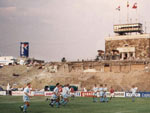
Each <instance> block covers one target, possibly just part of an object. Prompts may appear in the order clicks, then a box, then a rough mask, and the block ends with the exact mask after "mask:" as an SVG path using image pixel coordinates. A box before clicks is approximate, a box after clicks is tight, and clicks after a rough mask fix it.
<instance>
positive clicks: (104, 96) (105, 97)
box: [103, 84, 108, 102]
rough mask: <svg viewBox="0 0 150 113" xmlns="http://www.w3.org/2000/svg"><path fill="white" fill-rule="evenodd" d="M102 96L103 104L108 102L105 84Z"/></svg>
mask: <svg viewBox="0 0 150 113" xmlns="http://www.w3.org/2000/svg"><path fill="white" fill-rule="evenodd" d="M103 90H104V94H103V98H104V100H103V101H104V102H108V98H107V84H105V86H104V89H103Z"/></svg>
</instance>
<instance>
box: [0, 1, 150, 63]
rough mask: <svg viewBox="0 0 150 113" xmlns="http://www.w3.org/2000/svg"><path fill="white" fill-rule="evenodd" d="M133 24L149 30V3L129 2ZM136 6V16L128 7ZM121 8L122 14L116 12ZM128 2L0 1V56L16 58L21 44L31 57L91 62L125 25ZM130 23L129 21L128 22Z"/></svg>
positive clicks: (133, 10) (47, 59)
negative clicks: (25, 44)
mask: <svg viewBox="0 0 150 113" xmlns="http://www.w3.org/2000/svg"><path fill="white" fill-rule="evenodd" d="M128 1H129V4H130V8H129V11H128V12H129V17H130V18H132V22H135V19H136V17H138V21H140V22H142V23H143V24H145V22H146V23H147V32H149V31H150V30H149V28H150V13H149V11H150V6H149V5H150V0H128ZM135 2H137V3H138V9H137V12H138V16H136V15H137V14H136V10H135V9H132V8H131V7H132V6H133V4H134V3H135ZM119 5H120V7H121V11H120V13H119V11H117V10H115V9H116V8H117V7H118V6H119ZM126 5H127V0H0V55H9V56H15V57H18V56H19V49H20V42H24V41H26V42H29V43H30V57H34V58H38V59H43V60H46V61H60V60H61V58H62V57H66V59H67V60H77V59H80V60H81V59H94V58H95V56H96V55H97V50H99V49H102V50H105V40H104V38H105V37H107V36H109V35H114V34H113V24H118V23H119V15H120V21H121V23H126V22H127V21H126V20H127V8H126ZM129 20H131V19H129Z"/></svg>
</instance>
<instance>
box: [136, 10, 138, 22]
mask: <svg viewBox="0 0 150 113" xmlns="http://www.w3.org/2000/svg"><path fill="white" fill-rule="evenodd" d="M136 23H138V11H137V8H136Z"/></svg>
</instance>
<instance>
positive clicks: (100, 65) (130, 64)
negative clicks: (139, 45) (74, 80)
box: [55, 60, 150, 73]
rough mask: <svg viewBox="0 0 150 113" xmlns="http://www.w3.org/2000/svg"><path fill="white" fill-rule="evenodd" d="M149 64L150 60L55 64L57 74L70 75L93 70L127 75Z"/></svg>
mask: <svg viewBox="0 0 150 113" xmlns="http://www.w3.org/2000/svg"><path fill="white" fill-rule="evenodd" d="M148 64H150V60H147V61H142V60H138V61H136V60H133V61H127V60H126V61H121V60H120V61H99V62H96V61H89V62H66V63H59V64H58V63H56V64H55V65H58V69H57V70H58V72H61V73H72V72H76V73H78V72H81V73H83V72H84V71H85V70H88V69H94V70H95V71H96V72H114V73H121V72H123V73H128V72H131V71H140V70H145V67H146V66H147V65H148Z"/></svg>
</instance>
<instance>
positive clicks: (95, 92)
mask: <svg viewBox="0 0 150 113" xmlns="http://www.w3.org/2000/svg"><path fill="white" fill-rule="evenodd" d="M93 91H94V94H93V102H97V96H98V87H97V85H96V84H95V85H94V87H93Z"/></svg>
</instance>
